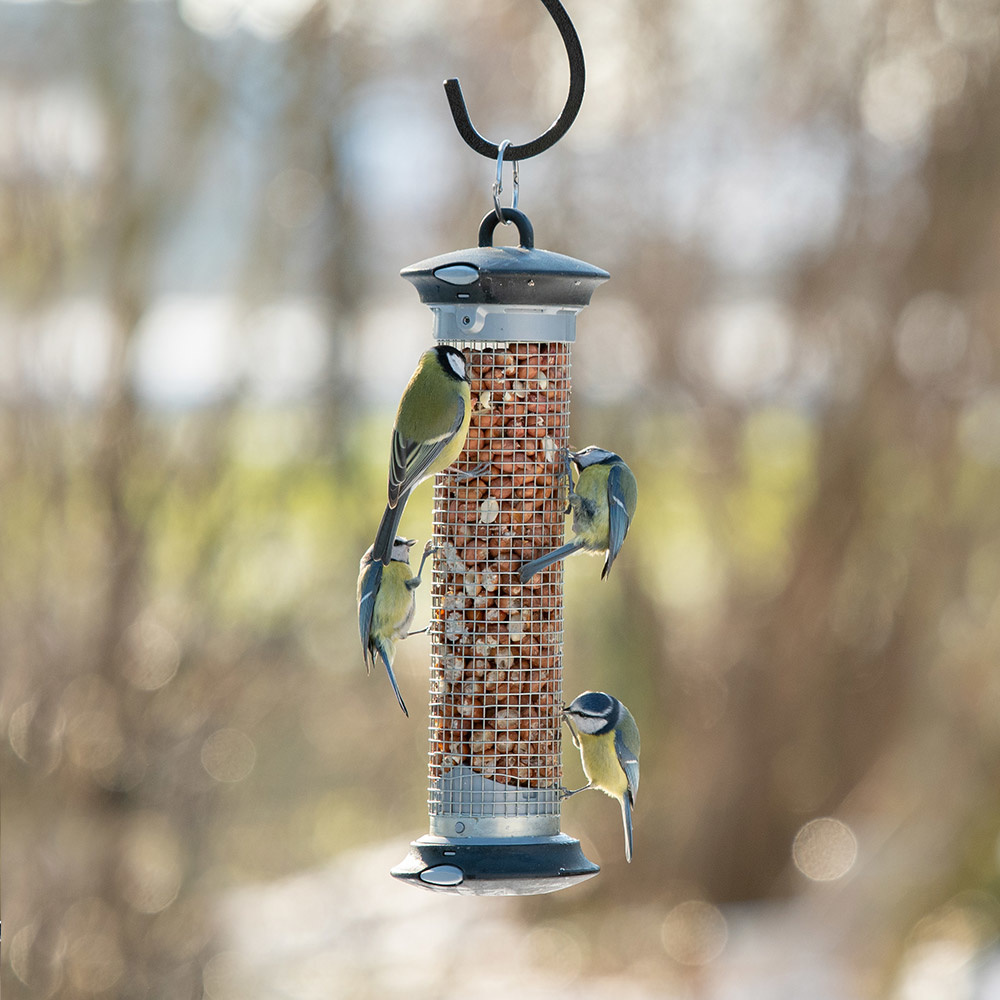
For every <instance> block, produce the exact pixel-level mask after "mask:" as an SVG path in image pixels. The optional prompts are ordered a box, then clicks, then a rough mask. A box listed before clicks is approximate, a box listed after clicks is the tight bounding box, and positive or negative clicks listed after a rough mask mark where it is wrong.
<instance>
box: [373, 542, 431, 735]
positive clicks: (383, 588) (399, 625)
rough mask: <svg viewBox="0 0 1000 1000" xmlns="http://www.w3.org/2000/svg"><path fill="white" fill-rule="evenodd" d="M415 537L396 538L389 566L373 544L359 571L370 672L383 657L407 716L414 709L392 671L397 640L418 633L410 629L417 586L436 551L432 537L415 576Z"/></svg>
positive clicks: (397, 698)
mask: <svg viewBox="0 0 1000 1000" xmlns="http://www.w3.org/2000/svg"><path fill="white" fill-rule="evenodd" d="M414 541H415V540H414V539H410V538H397V539H396V540H395V541H394V542H393V546H392V550H391V556H392V558H391V560H390V561H389V565H388V566H383V565H382V564H381V563H380V562H379V561H378V560H377V559H374V558H373V557H372V550H371V548H370V547H369V549H368V551H367V552H365V554H364V555H363V556H362V557H361V572H360V573H359V574H358V621H359V624H360V628H361V648H362V650H363V652H364V657H365V666H366V667H367V668H368V671H369V673H370V672H371V665H372V663H374V662H376V661H377V660H378V658H379V657H381V658H382V662H383V663H384V664H385V669H386V672H387V673H388V675H389V682H390V683H391V684H392V690H393V691H394V692H395V693H396V700H397V701H398V702H399V707H400V708H401V709H402V710H403V715H406V716H409V714H410V713H409V712H407V711H406V704H405V703H404V702H403V696H402V695H401V694H400V693H399V685H398V684H397V683H396V675H395V674H394V673H393V672H392V661H393V660H394V659H395V656H396V640H397V639H405V638H406V637H407V636H408V635H415V634H416V633H415V632H410V631H409V629H410V623H411V622H412V621H413V616H414V614H415V613H416V610H417V595H416V589H417V587H419V586H420V574H421V573H423V571H424V563H425V562H426V561H427V557H428V556H429V555H430V554H431V552H432V551H433V546H432V544H431V542H430V541H428V542H427V544H426V545H425V546H424V554H423V558H422V559H421V560H420V567H419V568H418V569H417V574H416V576H414V575H413V571H412V570H411V569H410V547H411V546H412V545H413V544H414ZM369 657H371V659H369Z"/></svg>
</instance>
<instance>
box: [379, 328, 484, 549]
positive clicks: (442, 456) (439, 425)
mask: <svg viewBox="0 0 1000 1000" xmlns="http://www.w3.org/2000/svg"><path fill="white" fill-rule="evenodd" d="M471 418H472V401H471V398H470V395H469V377H468V376H467V375H466V373H465V355H464V354H463V353H462V352H461V351H460V350H458V348H456V347H450V346H448V345H447V344H441V345H439V346H437V347H432V348H431V349H430V350H429V351H425V352H424V353H423V354H422V355H421V356H420V361H419V362H418V364H417V370H416V371H415V372H414V373H413V376H412V377H411V379H410V381H409V384H408V385H407V386H406V389H405V390H404V391H403V396H402V398H401V399H400V401H399V408H398V409H397V410H396V422H395V423H394V424H393V428H392V448H391V451H390V457H389V502H388V503H387V504H386V508H385V513H384V514H383V515H382V521H381V523H380V524H379V526H378V531H377V532H376V534H375V543H374V545H373V546H372V549H373V551H372V558H373V559H376V560H378V561H379V562H381V563H382V564H383V565H384V566H388V565H389V562H390V560H391V559H392V549H393V539H394V538H395V537H396V531H397V529H398V528H399V519H400V518H401V517H402V516H403V508H404V507H405V506H406V501H407V500H408V499H409V497H410V492H411V491H412V490H413V488H414V487H415V486H416V485H417V484H418V483H422V482H423V481H424V480H425V479H427V478H429V477H430V476H433V475H434V474H435V473H438V472H441V471H442V470H443V469H446V468H448V466H449V465H451V463H452V462H454V461H455V459H456V458H458V456H459V455H460V454H461V453H462V448H463V447H464V446H465V436H466V434H467V433H468V430H469V421H470V419H471Z"/></svg>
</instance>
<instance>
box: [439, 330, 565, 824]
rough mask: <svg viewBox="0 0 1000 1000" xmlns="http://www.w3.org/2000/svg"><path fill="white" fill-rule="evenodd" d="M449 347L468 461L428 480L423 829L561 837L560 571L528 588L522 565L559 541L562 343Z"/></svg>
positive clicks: (562, 518) (556, 568)
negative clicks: (462, 381) (465, 385)
mask: <svg viewBox="0 0 1000 1000" xmlns="http://www.w3.org/2000/svg"><path fill="white" fill-rule="evenodd" d="M451 343H454V344H455V346H457V347H459V348H461V349H463V350H464V351H465V355H466V359H467V371H468V374H469V378H470V381H471V391H472V407H473V409H472V420H471V424H470V428H469V435H468V438H467V442H466V447H465V451H464V452H463V455H462V458H461V459H460V461H459V463H457V465H456V466H455V467H453V469H451V470H448V471H446V472H444V473H441V474H439V475H438V476H437V479H436V481H435V487H434V541H435V544H436V546H437V554H436V556H435V560H434V575H433V584H432V592H431V593H432V619H431V631H430V637H431V679H430V726H429V730H430V737H429V742H430V748H429V767H428V779H429V794H428V812H429V815H430V820H431V832H432V833H440V834H443V835H447V836H455V835H456V834H458V835H462V834H463V833H464V834H465V835H477V834H478V835H492V834H501V833H505V834H510V833H512V832H513V833H518V832H520V833H525V834H534V833H548V832H553V831H554V832H558V823H559V809H560V800H561V797H560V787H561V784H562V767H561V759H560V737H561V732H560V724H561V716H560V711H559V710H560V706H561V704H562V636H563V569H562V564H561V563H558V564H556V565H555V566H553V567H550V568H549V569H547V570H545V571H543V572H542V573H539V574H538V575H537V576H535V577H534V578H533V579H532V580H531V581H529V582H528V583H527V584H521V582H520V580H519V579H518V570H519V568H520V566H521V564H522V563H524V562H526V561H528V560H529V559H532V558H534V557H535V556H537V555H538V554H539V553H541V552H543V551H545V550H547V549H550V548H553V547H555V546H558V545H560V544H561V543H562V541H563V534H564V524H565V514H564V507H565V495H564V492H563V490H562V485H563V478H562V472H563V449H565V448H566V447H567V445H568V440H569V393H570V348H569V345H568V344H566V343H501V344H497V343H483V342H478V343H471V344H470V343H467V342H458V341H451ZM483 465H487V466H488V469H487V471H485V472H484V473H483V474H482V475H481V476H480V477H478V478H475V479H465V480H463V479H461V478H459V477H458V476H456V475H455V470H456V469H457V470H459V471H463V470H469V469H474V468H476V467H478V466H483ZM513 817H521V818H524V819H523V820H522V822H520V823H519V824H518V823H515V824H512V823H511V822H510V820H511V818H513ZM467 820H472V822H471V823H467V822H466V821H467Z"/></svg>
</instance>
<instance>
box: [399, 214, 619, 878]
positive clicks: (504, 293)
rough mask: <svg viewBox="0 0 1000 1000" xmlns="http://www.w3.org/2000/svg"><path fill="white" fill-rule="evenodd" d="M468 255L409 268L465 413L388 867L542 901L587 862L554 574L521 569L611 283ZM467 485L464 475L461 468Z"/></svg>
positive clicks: (545, 516)
mask: <svg viewBox="0 0 1000 1000" xmlns="http://www.w3.org/2000/svg"><path fill="white" fill-rule="evenodd" d="M501 211H502V215H503V221H504V222H513V223H514V224H515V225H516V226H517V230H518V237H519V245H518V246H516V247H514V246H501V247H496V246H493V233H494V231H495V228H496V226H497V224H498V222H499V221H500V214H501V213H492V212H491V213H490V215H488V216H487V217H486V218H485V219H484V220H483V223H482V225H481V227H480V231H479V245H478V247H475V248H472V249H468V250H459V251H456V252H454V253H449V254H444V255H442V256H439V257H433V258H431V259H429V260H425V261H421V262H420V263H418V264H414V265H412V266H411V267H408V268H405V269H404V270H403V272H402V276H403V277H404V278H406V279H407V280H409V281H411V282H412V283H413V285H414V286H415V287H416V289H417V291H418V293H419V295H420V300H421V301H422V302H423V303H425V304H426V305H428V306H429V307H430V309H431V311H432V313H433V315H434V330H433V335H434V338H435V339H436V340H437V341H438V342H440V343H445V344H451V345H454V346H455V347H457V348H459V349H460V350H462V351H464V353H465V356H466V359H467V365H466V370H467V373H468V376H469V379H470V381H471V396H472V418H471V424H470V427H469V434H468V437H467V439H466V446H465V450H464V451H463V453H462V456H461V457H460V459H459V460H458V462H457V463H456V464H455V465H454V466H452V467H451V468H450V469H448V470H445V471H444V472H442V473H439V474H438V476H437V477H436V480H435V485H434V515H433V517H434V544H435V546H436V553H435V558H434V571H433V582H432V587H431V601H432V616H431V626H430V639H431V670H430V712H429V763H428V813H429V821H430V829H429V833H428V834H427V835H426V836H423V837H421V838H420V839H418V840H416V841H414V842H413V843H412V844H411V845H410V852H409V854H408V855H407V857H406V858H405V859H404V860H403V861H402V862H401V863H400V864H399V865H398V866H397V867H396V868H394V869H393V871H392V874H393V875H394V876H396V877H397V878H399V879H402V880H405V881H408V882H411V883H412V884H414V885H420V886H423V887H426V888H429V889H435V890H439V891H449V892H456V893H468V894H481V895H503V894H518V895H520V894H531V893H542V892H551V891H553V890H556V889H561V888H564V887H566V886H568V885H572V884H574V883H575V882H577V881H580V880H582V879H586V878H590V877H591V876H593V875H595V874H597V872H598V871H599V869H598V866H597V865H595V864H594V863H593V862H591V861H589V860H588V859H587V858H586V857H585V856H584V854H583V852H582V850H581V848H580V844H579V841H577V840H575V839H573V838H571V837H569V836H567V835H566V834H564V833H562V832H561V829H560V805H561V801H562V768H561V735H562V728H561V708H562V703H563V697H562V671H563V657H562V649H563V566H562V563H558V564H556V565H554V566H551V567H549V568H548V569H546V570H543V571H542V572H540V573H539V574H537V575H536V576H535V577H534V578H533V579H531V580H530V581H529V582H528V583H525V584H522V583H521V582H520V580H519V577H518V570H519V568H520V566H521V565H522V564H523V563H525V562H527V561H529V560H531V559H533V558H534V557H536V556H538V555H539V554H541V553H542V552H544V551H546V550H548V549H551V548H554V547H556V546H558V545H560V544H561V543H562V542H563V536H564V529H565V507H566V493H565V489H564V484H565V479H564V470H565V449H566V448H567V446H568V444H569V400H570V348H571V345H572V343H573V341H574V340H575V337H576V317H577V314H578V313H579V312H580V310H581V309H583V307H584V306H586V305H587V304H588V303H589V302H590V298H591V295H592V293H593V291H594V289H595V288H596V287H597V286H598V285H599V284H601V283H602V282H603V281H606V280H607V278H608V277H609V275H608V273H607V272H606V271H603V270H601V269H600V268H598V267H594V266H593V265H591V264H586V263H584V262H583V261H580V260H576V259H574V258H572V257H567V256H564V255H562V254H558V253H552V252H549V251H546V250H538V249H536V248H535V246H534V236H533V231H532V227H531V223H530V222H529V221H528V219H527V217H526V216H525V215H524V214H523V213H521V212H518V211H516V210H513V209H503V210H501ZM463 474H465V475H463Z"/></svg>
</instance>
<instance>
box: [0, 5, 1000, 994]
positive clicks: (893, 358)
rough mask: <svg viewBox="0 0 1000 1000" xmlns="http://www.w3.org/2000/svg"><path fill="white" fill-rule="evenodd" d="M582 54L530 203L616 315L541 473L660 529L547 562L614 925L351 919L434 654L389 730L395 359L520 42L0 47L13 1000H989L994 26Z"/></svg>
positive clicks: (690, 18) (64, 38)
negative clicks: (594, 738) (583, 707)
mask: <svg viewBox="0 0 1000 1000" xmlns="http://www.w3.org/2000/svg"><path fill="white" fill-rule="evenodd" d="M568 10H569V13H570V15H571V17H572V18H573V20H574V23H575V25H576V27H577V29H578V31H579V33H580V37H581V41H582V43H583V47H584V51H585V54H586V59H587V73H588V79H587V96H586V99H585V101H584V105H583V110H582V112H581V114H580V116H579V118H578V120H577V122H576V124H575V125H574V127H573V128H572V129H571V130H570V132H569V134H568V136H567V137H566V138H565V139H564V140H562V141H561V142H560V143H559V144H558V145H556V146H555V147H554V148H553V149H552V150H550V151H549V152H548V153H546V154H544V155H542V156H540V157H538V158H535V159H531V160H526V161H524V162H522V164H521V170H520V180H521V191H520V194H521V198H520V207H521V208H522V209H523V210H524V211H526V213H527V214H528V215H529V216H530V218H531V220H532V222H533V223H534V226H535V232H536V237H537V242H538V245H539V246H540V247H543V248H545V249H548V250H553V251H557V252H562V253H567V254H570V255H572V256H575V257H578V258H581V259H583V260H586V261H588V262H590V263H593V264H596V265H598V266H600V267H604V268H606V269H608V270H609V271H610V272H611V274H612V279H611V281H610V282H608V283H607V284H606V285H605V286H603V287H602V288H601V289H599V290H598V292H597V293H596V294H595V296H594V301H593V304H592V305H591V306H590V307H589V308H588V309H586V310H585V311H584V312H583V313H582V314H581V316H580V318H579V322H578V342H577V345H576V347H575V349H574V357H573V360H574V369H573V371H574V397H573V413H572V420H573V437H574V443H575V444H576V445H578V446H579V445H584V444H587V443H590V442H592V441H594V442H599V443H601V444H602V445H606V446H608V447H611V448H614V449H615V450H617V451H619V452H620V453H621V454H622V455H624V456H625V457H626V458H627V460H628V461H629V463H630V464H631V466H632V468H633V469H634V470H635V472H636V474H637V476H638V479H639V481H640V483H641V487H642V496H641V499H640V504H639V510H638V513H637V517H636V521H635V524H634V526H633V529H632V532H631V534H630V538H629V542H628V544H627V545H626V547H625V549H624V551H623V554H622V557H621V558H620V559H619V560H618V562H617V564H616V567H615V573H614V577H613V578H612V579H611V581H610V583H606V584H603V585H600V586H598V585H597V584H596V582H595V581H596V577H597V573H596V572H595V570H596V567H597V565H598V564H597V563H596V562H592V561H590V560H586V559H580V560H578V561H572V560H571V561H570V563H569V564H568V565H567V571H566V573H567V609H566V618H567V642H566V671H565V681H564V684H565V689H566V693H567V694H568V695H573V694H575V693H577V692H578V691H581V690H583V689H585V688H587V687H600V688H606V689H608V690H611V691H613V692H614V693H615V694H617V695H619V696H620V697H621V698H622V700H624V701H625V702H626V703H627V704H628V705H629V706H630V707H631V708H632V711H633V713H634V714H635V716H636V718H637V720H638V723H639V726H640V729H641V730H642V734H643V755H642V766H643V772H642V774H643V777H642V790H641V794H640V796H639V800H638V805H637V810H636V828H637V832H636V857H635V860H634V862H633V863H632V864H631V865H626V864H625V862H624V858H623V856H622V844H621V836H622V835H621V826H620V823H621V820H620V816H619V812H618V808H617V806H616V805H615V804H614V803H613V802H611V801H610V800H608V799H605V798H604V797H603V796H598V795H594V796H580V797H579V798H575V799H573V800H572V801H571V802H569V803H567V804H566V806H565V807H564V810H563V828H564V830H566V831H567V832H568V833H571V834H572V835H574V836H577V837H579V838H580V839H581V840H582V842H583V845H584V848H585V850H586V852H587V854H588V856H589V857H591V858H592V859H593V860H595V861H598V862H599V863H600V864H601V865H602V866H603V871H602V873H601V874H600V875H599V876H598V877H597V878H595V879H592V880H591V881H589V882H587V883H586V884H585V885H582V886H579V887H575V888H573V889H571V890H568V891H565V892H562V893H557V894H554V895H552V896H545V897H536V898H530V899H452V898H447V897H446V898H440V897H438V896H436V895H433V894H431V893H419V892H416V891H414V890H413V889H411V888H408V887H405V886H402V885H399V884H397V883H395V882H394V880H392V879H391V878H390V877H389V876H388V873H387V869H388V868H389V867H391V866H392V865H393V864H395V863H396V862H398V861H399V860H401V859H402V857H403V855H404V854H405V851H406V844H407V842H408V841H409V840H410V839H413V838H415V837H417V836H420V835H421V834H422V833H424V832H425V830H426V823H427V819H426V806H425V797H426V730H425V729H424V726H423V722H422V721H421V720H422V718H423V713H422V711H421V709H420V705H421V700H422V699H421V696H420V691H421V690H426V680H427V665H428V662H429V658H428V648H427V642H426V638H425V637H417V638H413V639H411V640H409V641H408V642H406V643H404V644H402V646H401V648H400V652H399V656H398V659H397V672H398V674H399V675H400V681H401V684H402V686H403V690H404V694H405V696H406V698H407V700H408V701H409V703H410V705H411V718H410V719H409V720H407V719H404V718H402V717H401V716H400V713H399V710H398V708H397V706H396V704H395V700H394V699H393V698H392V695H391V692H390V690H389V688H388V685H387V684H386V682H385V677H384V676H382V675H381V674H373V676H372V677H370V678H369V677H366V676H365V672H364V669H363V667H362V663H361V658H360V654H359V650H358V648H357V645H358V644H357V633H356V617H355V615H356V611H355V595H354V588H355V581H356V575H357V561H358V558H359V556H360V554H361V552H362V551H363V550H364V549H365V547H366V546H367V545H368V544H369V542H370V540H371V536H372V534H373V531H374V527H375V524H376V522H377V519H378V516H379V512H380V510H381V507H382V504H383V503H384V495H385V494H384V489H385V485H384V483H385V468H386V461H387V449H388V434H389V428H390V426H391V421H392V415H393V412H394V407H395V403H396V400H397V398H398V395H399V393H400V391H401V389H402V386H403V384H404V383H405V380H406V378H407V377H408V375H409V373H410V371H411V370H412V367H413V364H414V360H415V358H416V356H417V354H418V353H419V352H420V350H422V349H423V348H424V347H425V346H426V345H427V344H428V342H429V340H430V328H431V315H430V313H429V312H428V310H427V309H426V308H425V307H423V306H422V305H420V303H419V302H418V300H417V297H416V295H415V293H414V291H413V289H412V288H411V287H410V286H409V285H408V284H407V283H406V282H405V281H403V280H401V279H400V278H399V276H398V272H399V270H400V268H401V267H404V266H406V265H408V264H410V263H413V262H414V261H417V260H420V259H422V258H424V257H429V256H432V255H435V254H438V253H443V252H446V251H449V250H455V249H458V248H461V247H467V246H471V245H474V244H475V241H476V232H477V227H478V223H479V220H480V219H481V218H482V216H483V215H484V214H485V213H486V212H487V211H488V210H489V209H490V206H491V202H490V184H491V181H492V179H493V174H494V164H493V163H491V162H490V161H488V160H486V159H484V158H482V157H479V156H477V155H476V154H474V153H473V152H472V151H471V150H469V149H468V148H467V147H466V146H465V145H464V144H463V143H462V141H461V140H460V138H459V137H458V134H457V132H456V131H455V129H454V126H453V125H452V123H451V118H450V115H449V112H448V108H447V104H446V101H445V98H444V94H443V91H442V89H441V81H442V80H443V79H444V78H445V77H446V76H452V75H458V76H460V77H461V80H462V83H463V86H464V89H465V93H466V97H467V99H468V102H469V107H470V111H471V114H472V118H473V120H474V122H475V123H476V125H477V126H478V127H479V128H480V130H481V131H483V132H484V133H485V134H486V135H488V136H489V137H491V138H492V139H495V140H498V139H500V138H503V137H505V136H506V137H509V138H510V139H511V140H512V141H514V142H523V141H526V140H527V139H529V138H532V137H533V136H535V135H537V134H538V133H540V132H541V131H542V130H543V129H544V128H545V127H546V126H547V125H548V124H549V123H550V122H551V121H552V119H553V118H554V117H555V116H556V114H557V113H558V111H559V109H560V108H561V107H562V105H563V102H564V100H565V95H566V89H567V85H568V69H567V64H566V57H565V53H564V51H563V48H562V44H561V42H560V39H559V36H558V33H557V31H556V30H555V28H554V26H553V24H552V23H551V21H550V20H549V18H548V16H547V15H546V13H545V11H544V9H543V8H542V6H541V4H538V3H535V2H533V0H491V2H485V0H466V2H464V3H458V2H457V0H366V2H364V3H360V2H357V0H318V2H317V0H178V2H176V3H175V2H172V0H159V2H153V0H77V2H61V0H35V2H9V0H6V2H4V0H0V421H2V433H0V662H2V690H0V733H2V742H3V750H2V761H3V763H2V775H3V848H4V850H3V903H4V908H5V910H6V913H5V916H6V918H7V920H6V929H5V930H6V933H5V935H4V943H3V956H2V975H3V985H4V989H5V991H6V996H7V998H8V1000H17V998H21V997H59V998H76V997H81V998H82V997H90V996H102V997H103V996H114V997H123V998H132V997H140V996H142V997H164V998H171V1000H185V998H188V997H191V998H199V1000H200V998H202V997H204V998H207V1000H236V998H239V1000H256V998H258V997H259V998H268V1000H269V998H272V997H274V998H279V997H280V998H295V1000H312V998H321V997H322V998H339V997H352V998H353V997H357V998H368V997H372V998H375V997H379V998H386V997H393V996H406V997H416V998H420V997H428V998H437V997H459V996H461V997H466V996H474V997H500V996H505V997H506V996H518V997H529V998H530V997H535V996H537V997H563V996H566V997H568V996H575V997H578V998H579V997H585V998H586V997H591V996H593V997H597V996H601V997H604V996H606V995H608V993H609V991H613V992H614V993H615V994H616V995H617V996H620V997H623V998H631V997H636V998H645V997H667V998H675V997H676V998H692V1000H694V998H697V1000H742V998H756V997H761V998H786V997H787V998H795V1000H798V998H802V997H810V998H829V1000H854V998H858V1000H868V998H881V997H886V998H894V1000H938V998H941V1000H971V998H984V997H989V998H996V997H1000V946H998V932H1000V901H998V900H1000V896H998V893H1000V877H998V864H1000V855H998V834H1000V661H998V653H1000V378H998V362H1000V277H998V260H1000V61H998V59H1000V54H998V53H1000V5H998V3H997V0H842V2H837V3H829V2H822V0H740V2H738V3H717V2H715V0H617V2H616V3H613V4H611V3H607V2H604V0H570V2H569V5H568ZM506 177H507V182H508V183H509V173H507V175H506ZM505 200H506V195H505ZM496 236H497V240H498V242H499V241H503V240H511V239H512V237H510V236H508V235H507V234H506V232H505V231H504V230H502V229H501V230H498V232H497V234H496ZM430 492H431V490H430V488H429V487H426V488H425V489H424V490H421V491H418V495H417V496H416V497H415V498H414V500H413V502H412V503H411V505H410V508H409V512H408V514H407V520H406V522H405V524H408V525H410V527H409V528H408V529H407V530H408V531H409V533H410V534H411V535H412V534H416V535H417V536H418V537H424V536H425V535H426V529H425V528H422V526H423V525H426V524H428V523H429V508H430ZM404 527H405V525H404ZM421 532H423V534H421ZM428 610H429V595H428V594H427V592H426V589H425V590H424V591H423V592H421V593H420V594H419V597H418V616H420V617H423V616H425V615H426V614H427V612H428ZM418 621H419V618H418ZM413 709H416V710H415V711H414V710H413ZM568 749H569V752H568V753H567V755H566V758H565V775H566V782H567V784H570V785H575V784H576V783H577V781H576V779H577V777H578V776H579V773H580V772H579V765H578V762H577V761H576V760H575V759H574V757H575V753H574V751H573V750H572V747H569V748H568Z"/></svg>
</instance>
